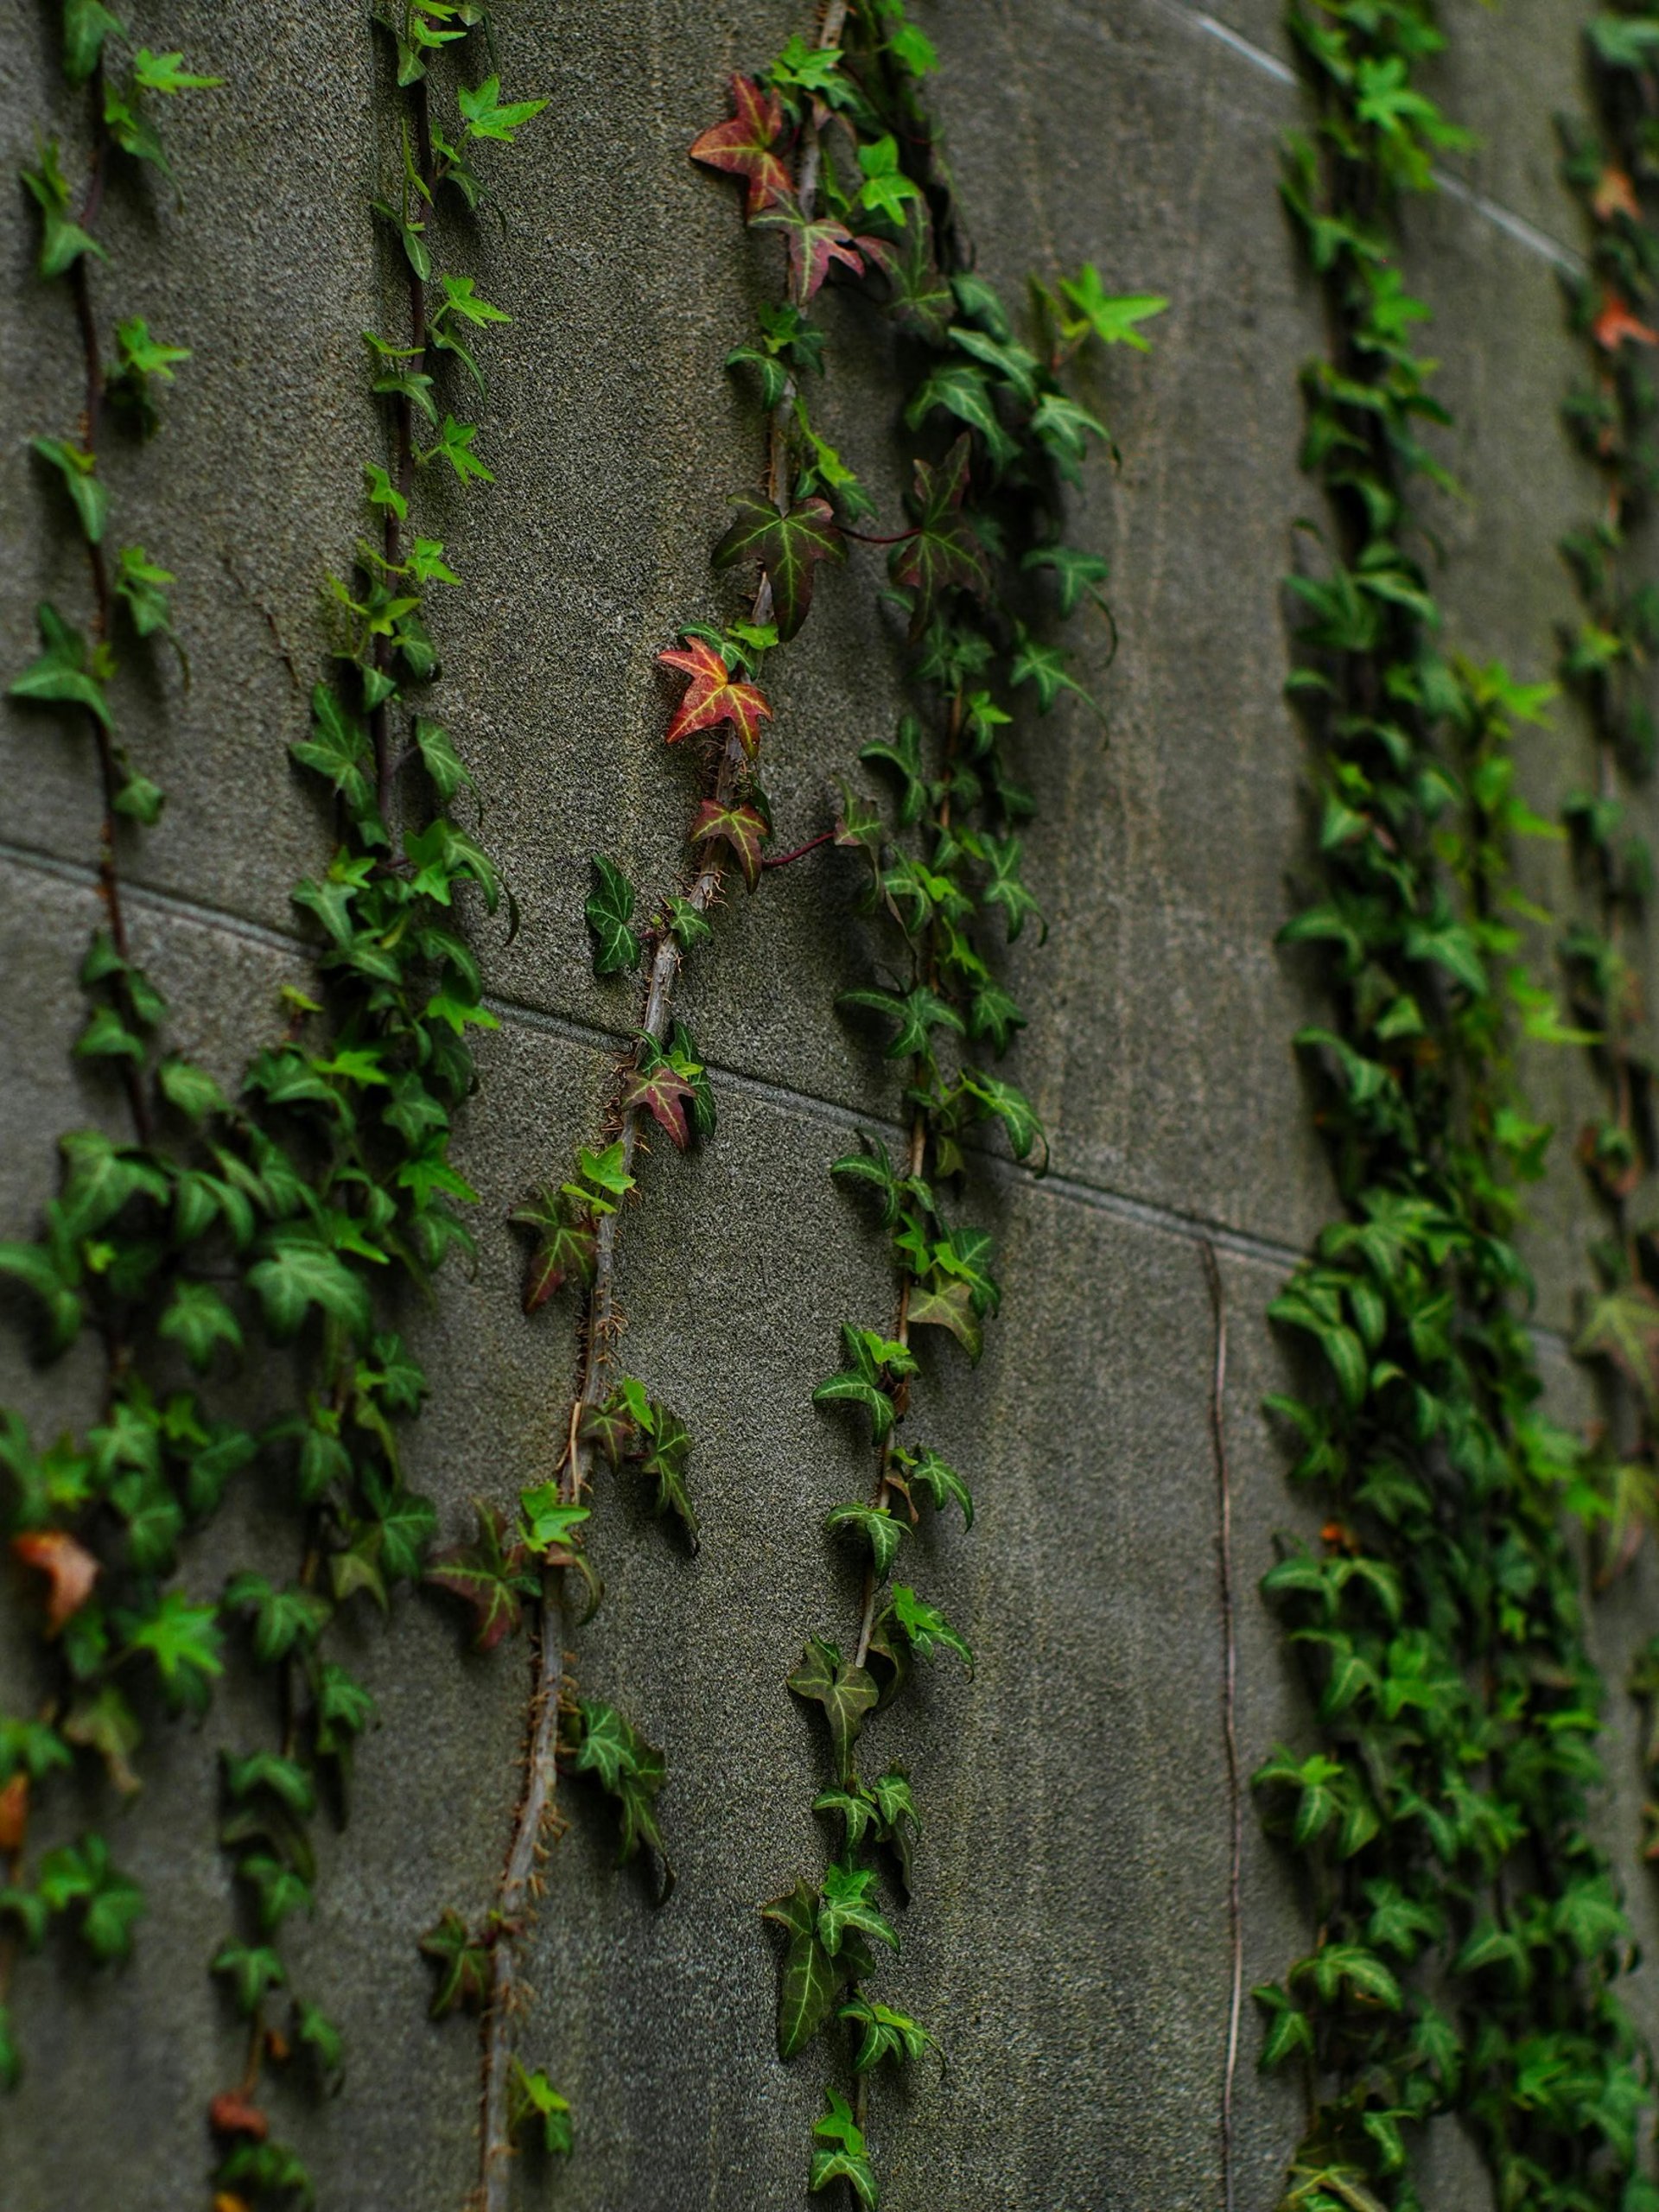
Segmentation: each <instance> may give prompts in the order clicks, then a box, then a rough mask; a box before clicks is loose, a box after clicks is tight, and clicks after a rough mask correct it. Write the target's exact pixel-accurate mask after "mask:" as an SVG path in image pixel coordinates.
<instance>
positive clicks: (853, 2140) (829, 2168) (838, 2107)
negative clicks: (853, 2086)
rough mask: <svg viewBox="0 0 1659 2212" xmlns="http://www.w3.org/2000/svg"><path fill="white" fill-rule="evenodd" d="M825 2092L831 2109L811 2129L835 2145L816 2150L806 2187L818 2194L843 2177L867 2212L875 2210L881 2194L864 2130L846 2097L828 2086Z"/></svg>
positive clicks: (819, 2138) (823, 2140) (813, 2193)
mask: <svg viewBox="0 0 1659 2212" xmlns="http://www.w3.org/2000/svg"><path fill="white" fill-rule="evenodd" d="M823 2094H824V2095H825V2096H826V2097H827V2098H828V2099H829V2112H828V2113H827V2114H826V2115H825V2116H824V2117H823V2119H822V2120H814V2121H813V2123H812V2133H813V2135H814V2136H815V2137H816V2138H817V2139H818V2140H819V2141H821V2142H824V2143H828V2144H829V2145H832V2146H833V2147H832V2148H830V2149H828V2150H823V2151H815V2152H813V2154H812V2165H811V2170H810V2173H809V2175H808V2177H807V2184H806V2185H807V2189H808V2190H809V2191H810V2194H812V2195H813V2196H817V2193H818V2191H819V2190H824V2189H828V2188H829V2185H830V2183H832V2182H837V2181H844V2182H846V2183H848V2184H849V2186H850V2187H851V2189H852V2190H853V2193H854V2194H855V2196H856V2197H857V2198H858V2201H859V2202H860V2203H861V2205H863V2206H864V2207H865V2208H866V2212H875V2207H876V2204H877V2202H878V2194H877V2190H876V2185H875V2176H874V2172H873V2171H871V2167H870V2162H869V2159H868V2157H867V2156H866V2154H865V2149H864V2131H863V2130H862V2128H861V2127H860V2126H858V2124H857V2122H856V2121H855V2120H854V2118H853V2109H852V2107H851V2106H850V2105H849V2103H848V2101H847V2100H846V2099H845V2097H843V2096H841V2095H839V2094H837V2093H836V2091H835V2090H834V2089H829V2088H826V2089H825V2091H824V2093H823Z"/></svg>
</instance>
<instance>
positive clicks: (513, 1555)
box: [421, 1499, 537, 1651]
mask: <svg viewBox="0 0 1659 2212" xmlns="http://www.w3.org/2000/svg"><path fill="white" fill-rule="evenodd" d="M473 1510H474V1512H475V1513H476V1514H477V1516H478V1535H477V1536H476V1538H475V1539H474V1541H473V1542H471V1543H470V1544H456V1545H454V1546H453V1547H452V1548H450V1549H449V1550H448V1551H443V1552H438V1553H436V1554H434V1556H433V1559H432V1562H431V1564H430V1566H429V1567H428V1568H427V1570H426V1573H424V1575H423V1577H422V1578H421V1579H422V1580H423V1581H425V1582H429V1583H431V1584H432V1585H433V1586H434V1587H435V1588H436V1589H439V1590H447V1591H448V1592H449V1594H450V1596H451V1597H452V1598H459V1599H460V1600H461V1604H462V1605H466V1606H467V1607H469V1608H470V1610H471V1611H472V1615H473V1649H474V1651H493V1650H494V1649H495V1647H496V1645H497V1644H498V1643H500V1642H501V1640H502V1638H503V1637H508V1636H512V1635H516V1634H517V1632H518V1624H519V1622H520V1621H521V1620H522V1619H523V1618H524V1599H526V1598H533V1597H534V1596H535V1594H536V1591H537V1580H536V1577H535V1575H534V1574H533V1573H530V1572H529V1571H528V1570H527V1567H526V1558H527V1554H526V1553H525V1550H524V1546H523V1544H522V1543H520V1542H519V1541H518V1540H517V1537H516V1536H514V1537H513V1538H512V1540H511V1541H509V1539H508V1530H507V1521H506V1516H505V1514H504V1513H502V1512H501V1511H500V1510H499V1508H498V1507H496V1506H493V1505H486V1504H485V1503H483V1502H482V1501H481V1500H479V1499H475V1500H474V1508H473Z"/></svg>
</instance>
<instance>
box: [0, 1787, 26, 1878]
mask: <svg viewBox="0 0 1659 2212" xmlns="http://www.w3.org/2000/svg"><path fill="white" fill-rule="evenodd" d="M27 1834H29V1777H28V1776H27V1775H26V1774H14V1775H13V1776H12V1777H11V1780H10V1782H9V1783H7V1784H6V1785H5V1787H4V1789H0V1859H10V1858H11V1857H13V1856H14V1855H15V1853H17V1852H20V1851H21V1850H22V1847H23V1839H24V1837H25V1836H26V1835H27Z"/></svg>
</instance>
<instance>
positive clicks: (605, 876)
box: [583, 853, 645, 976]
mask: <svg viewBox="0 0 1659 2212" xmlns="http://www.w3.org/2000/svg"><path fill="white" fill-rule="evenodd" d="M593 863H594V875H595V876H596V877H597V878H598V887H597V889H595V890H594V892H593V893H591V895H590V896H589V898H588V903H587V906H585V907H584V909H583V912H585V913H586V915H587V917H588V928H589V929H590V930H591V931H593V933H594V975H596V976H617V975H621V974H623V973H624V972H625V971H626V970H627V969H632V968H637V967H638V966H639V958H640V955H641V953H642V952H643V951H644V950H645V948H644V946H643V945H642V944H640V942H639V938H638V937H637V936H636V935H635V934H634V932H633V931H632V929H631V928H630V927H629V924H630V923H631V922H632V919H633V910H634V906H635V905H636V903H637V899H638V894H637V893H636V892H635V890H634V887H633V886H632V884H631V883H630V882H629V881H628V879H627V877H626V875H624V874H623V873H622V871H621V869H620V868H618V867H617V866H616V865H615V863H614V862H613V861H607V859H606V858H605V855H603V854H602V853H595V854H594V856H593Z"/></svg>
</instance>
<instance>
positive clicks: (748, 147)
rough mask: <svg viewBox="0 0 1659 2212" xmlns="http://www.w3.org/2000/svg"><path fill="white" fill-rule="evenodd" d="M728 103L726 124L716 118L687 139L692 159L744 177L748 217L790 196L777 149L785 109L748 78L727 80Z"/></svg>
mask: <svg viewBox="0 0 1659 2212" xmlns="http://www.w3.org/2000/svg"><path fill="white" fill-rule="evenodd" d="M732 105H733V107H734V109H735V111H736V112H735V114H734V116H733V117H732V119H731V121H730V122H729V123H717V124H715V127H714V129H713V130H705V131H704V132H703V134H702V137H701V138H697V139H694V140H693V141H692V145H691V158H692V160H693V161H694V162H702V164H703V166H704V167H705V168H711V169H724V170H725V171H726V172H727V173H728V175H731V176H741V178H742V179H743V181H744V182H745V183H746V184H747V186H748V188H749V194H748V200H747V204H746V205H745V207H744V210H743V212H744V214H745V215H746V216H747V217H748V218H749V219H751V220H752V219H753V218H754V217H755V216H756V215H758V214H759V213H760V211H761V209H762V208H763V207H772V205H773V204H774V203H775V202H776V201H778V200H786V199H788V198H789V196H790V175H789V171H788V169H787V168H785V164H784V161H783V157H782V156H781V155H780V154H779V152H778V150H777V148H778V143H779V140H780V139H781V138H782V137H783V136H784V111H783V108H782V106H781V105H780V104H779V99H778V95H777V94H776V93H775V92H762V91H761V89H760V86H759V85H757V84H756V83H755V81H754V79H753V78H752V77H736V76H734V78H733V79H732Z"/></svg>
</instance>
